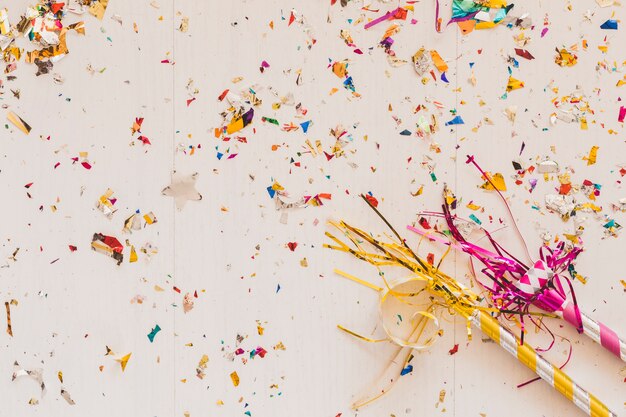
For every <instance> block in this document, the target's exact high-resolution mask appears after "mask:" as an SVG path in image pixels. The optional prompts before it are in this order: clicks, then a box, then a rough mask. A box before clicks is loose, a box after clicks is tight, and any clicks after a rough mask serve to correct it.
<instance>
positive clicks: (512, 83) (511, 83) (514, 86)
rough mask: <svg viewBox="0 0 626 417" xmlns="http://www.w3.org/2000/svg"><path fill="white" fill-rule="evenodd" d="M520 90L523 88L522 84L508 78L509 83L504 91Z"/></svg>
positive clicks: (515, 79)
mask: <svg viewBox="0 0 626 417" xmlns="http://www.w3.org/2000/svg"><path fill="white" fill-rule="evenodd" d="M520 88H524V82H523V81H520V80H518V79H517V78H513V77H509V82H508V83H507V85H506V91H507V92H509V91H513V90H519V89H520Z"/></svg>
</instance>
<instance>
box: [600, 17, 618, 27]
mask: <svg viewBox="0 0 626 417" xmlns="http://www.w3.org/2000/svg"><path fill="white" fill-rule="evenodd" d="M600 29H610V30H617V20H614V19H609V20H607V21H606V22H604V23H602V24H601V25H600Z"/></svg>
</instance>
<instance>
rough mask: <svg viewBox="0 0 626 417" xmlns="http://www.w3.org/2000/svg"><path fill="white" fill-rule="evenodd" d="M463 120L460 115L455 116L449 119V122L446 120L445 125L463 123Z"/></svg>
mask: <svg viewBox="0 0 626 417" xmlns="http://www.w3.org/2000/svg"><path fill="white" fill-rule="evenodd" d="M464 124H465V122H464V121H463V118H462V117H461V116H455V117H454V119H452V120H450V121H449V122H446V126H452V125H464Z"/></svg>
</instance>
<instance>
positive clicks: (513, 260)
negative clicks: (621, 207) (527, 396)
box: [407, 156, 626, 361]
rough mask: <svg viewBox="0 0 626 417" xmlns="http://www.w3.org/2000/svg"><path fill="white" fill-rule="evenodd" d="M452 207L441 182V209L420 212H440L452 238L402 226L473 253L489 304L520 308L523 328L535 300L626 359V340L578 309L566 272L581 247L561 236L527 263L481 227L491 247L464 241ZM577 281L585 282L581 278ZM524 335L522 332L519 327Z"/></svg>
mask: <svg viewBox="0 0 626 417" xmlns="http://www.w3.org/2000/svg"><path fill="white" fill-rule="evenodd" d="M467 163H468V164H470V163H471V164H473V165H474V166H475V167H476V168H477V169H478V171H479V172H480V173H481V174H482V176H483V178H484V179H485V180H486V183H487V184H489V185H490V186H491V188H492V189H493V190H495V191H496V192H497V194H498V195H499V196H500V198H501V199H502V201H503V202H504V204H505V206H506V208H507V210H508V212H509V214H510V215H511V219H513V215H512V213H511V209H510V208H509V206H508V203H507V202H506V199H505V198H504V196H503V195H502V193H501V192H500V191H499V189H498V187H497V185H496V184H494V182H493V181H492V179H491V176H490V175H489V174H488V173H487V172H485V171H483V169H482V168H481V167H480V166H479V165H478V163H476V161H475V160H474V157H473V156H468V160H467ZM455 207H456V197H455V196H454V194H453V193H452V192H451V191H450V190H449V189H448V188H447V186H446V187H445V188H444V204H443V206H442V209H443V212H442V213H432V212H428V213H424V214H427V215H434V216H440V217H443V218H444V219H445V221H446V223H447V226H448V229H449V231H450V235H451V236H452V238H453V240H452V241H450V240H449V239H448V238H445V239H442V238H439V237H438V236H436V235H433V234H432V233H430V232H426V231H422V230H419V229H417V228H416V227H413V226H408V227H407V228H408V229H409V230H411V231H414V232H416V233H418V234H420V235H422V236H427V237H429V238H431V239H433V240H437V241H439V242H443V243H445V244H448V245H450V246H451V247H454V248H457V249H460V250H462V251H463V252H465V253H467V254H468V255H470V256H471V258H472V259H476V260H478V261H479V262H480V263H481V264H482V265H483V268H482V270H481V271H482V273H483V276H485V277H487V278H489V280H488V281H487V282H484V281H483V280H480V279H476V281H477V283H478V284H479V285H480V286H481V287H482V288H484V289H485V290H487V291H488V293H489V294H490V297H491V300H492V303H493V304H494V305H497V306H499V307H500V308H501V309H502V310H507V311H509V312H510V311H515V312H517V314H520V316H521V319H522V329H524V321H523V320H524V316H525V315H528V312H529V309H530V307H531V306H534V307H537V308H539V309H541V310H543V311H545V312H547V313H552V314H555V315H557V316H558V317H560V318H562V319H564V320H565V321H566V322H568V323H570V324H572V325H573V326H574V327H576V330H577V331H578V332H579V333H581V334H585V335H587V336H588V337H589V338H591V339H592V340H593V341H595V342H597V343H599V344H600V345H601V346H602V347H604V348H605V349H606V350H608V351H609V352H611V353H612V354H613V355H615V356H617V357H618V358H620V359H621V360H623V361H626V342H624V340H622V339H621V338H620V337H619V336H618V334H617V333H616V332H615V331H614V330H612V329H611V328H609V327H608V326H606V325H604V324H602V323H599V322H597V321H595V320H594V319H592V318H591V317H589V316H588V315H587V314H584V313H583V312H582V311H581V310H580V309H579V306H578V302H577V300H576V292H575V291H574V287H573V285H572V283H571V282H570V279H569V277H568V276H567V275H572V276H578V277H580V276H579V275H578V274H576V272H575V270H574V266H573V262H574V260H575V259H576V257H577V256H578V255H579V254H580V253H581V252H582V248H580V247H577V246H574V247H573V248H566V247H565V243H564V242H560V243H558V244H557V245H556V247H552V248H551V247H549V246H547V245H544V246H542V247H541V248H540V250H539V257H540V259H539V260H537V261H536V262H534V263H531V264H530V265H527V264H525V263H524V262H522V261H521V260H519V259H518V258H517V257H515V256H513V255H512V254H511V253H510V252H509V251H507V250H506V249H505V248H504V247H503V246H502V245H500V244H499V243H498V242H497V241H496V240H495V238H494V237H493V236H491V234H490V233H489V232H487V231H486V230H485V229H483V228H481V231H482V232H483V233H484V235H485V237H486V238H487V242H489V244H490V245H491V246H492V248H493V249H491V250H490V249H486V248H484V247H483V246H480V245H477V244H475V243H472V242H469V241H468V240H467V239H466V238H465V237H464V236H463V234H462V233H461V231H460V230H459V228H458V227H457V224H456V222H455V220H457V219H458V217H457V216H456V215H454V214H452V210H453V209H454V208H455ZM512 224H513V226H514V229H515V230H516V231H517V233H518V235H519V236H520V238H521V237H522V236H521V233H520V231H519V229H518V228H517V225H516V223H515V220H514V219H513V223H512ZM522 241H523V238H522ZM524 247H525V244H524ZM526 254H527V255H528V257H529V258H530V255H529V254H528V250H526ZM581 280H582V279H581ZM582 281H583V282H584V280H582ZM567 290H569V293H568V291H567ZM523 341H524V332H522V342H523Z"/></svg>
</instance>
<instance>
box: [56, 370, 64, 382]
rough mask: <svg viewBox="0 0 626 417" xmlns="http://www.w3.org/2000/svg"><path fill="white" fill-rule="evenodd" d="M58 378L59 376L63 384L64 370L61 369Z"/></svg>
mask: <svg viewBox="0 0 626 417" xmlns="http://www.w3.org/2000/svg"><path fill="white" fill-rule="evenodd" d="M57 378H59V381H61V384H62V383H63V372H62V371H59V372H58V373H57Z"/></svg>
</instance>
